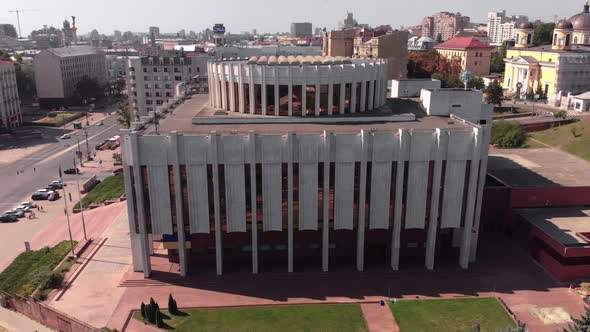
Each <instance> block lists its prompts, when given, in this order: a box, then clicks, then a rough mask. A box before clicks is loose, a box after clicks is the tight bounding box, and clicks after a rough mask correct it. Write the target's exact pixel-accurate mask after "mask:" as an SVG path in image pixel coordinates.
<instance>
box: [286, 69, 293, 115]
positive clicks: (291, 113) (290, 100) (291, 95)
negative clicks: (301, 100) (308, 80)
mask: <svg viewBox="0 0 590 332" xmlns="http://www.w3.org/2000/svg"><path fill="white" fill-rule="evenodd" d="M288 68H289V69H288V71H287V72H288V75H289V87H288V94H289V96H288V98H289V110H288V112H289V113H288V114H289V116H293V75H292V74H291V66H289V67H288Z"/></svg>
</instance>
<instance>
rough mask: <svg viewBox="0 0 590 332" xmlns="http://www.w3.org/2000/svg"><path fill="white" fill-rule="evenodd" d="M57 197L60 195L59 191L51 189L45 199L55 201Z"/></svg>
mask: <svg viewBox="0 0 590 332" xmlns="http://www.w3.org/2000/svg"><path fill="white" fill-rule="evenodd" d="M59 197H60V196H59V192H57V191H52V192H51V193H50V194H49V197H47V200H48V201H50V202H53V201H57V200H58V199H59Z"/></svg>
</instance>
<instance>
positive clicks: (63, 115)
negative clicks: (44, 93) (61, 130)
mask: <svg viewBox="0 0 590 332" xmlns="http://www.w3.org/2000/svg"><path fill="white" fill-rule="evenodd" d="M83 115H84V113H82V112H66V113H60V114H58V115H56V116H54V117H52V118H50V117H44V118H42V119H39V120H35V121H33V123H37V124H55V123H58V122H60V121H62V120H74V119H77V118H80V117H82V116H83Z"/></svg>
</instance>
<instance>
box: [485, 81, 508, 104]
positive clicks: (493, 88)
mask: <svg viewBox="0 0 590 332" xmlns="http://www.w3.org/2000/svg"><path fill="white" fill-rule="evenodd" d="M484 93H485V100H486V103H488V104H492V105H498V106H502V98H503V97H504V91H503V90H502V86H501V85H500V83H498V81H497V80H493V81H492V83H490V85H488V87H487V88H486V89H485V90H484Z"/></svg>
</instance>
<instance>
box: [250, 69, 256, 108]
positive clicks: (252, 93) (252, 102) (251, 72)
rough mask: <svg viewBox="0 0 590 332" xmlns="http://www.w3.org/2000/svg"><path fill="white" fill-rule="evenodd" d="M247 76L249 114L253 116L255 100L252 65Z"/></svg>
mask: <svg viewBox="0 0 590 332" xmlns="http://www.w3.org/2000/svg"><path fill="white" fill-rule="evenodd" d="M248 74H249V75H248V79H249V83H248V86H249V89H248V90H249V91H248V92H249V93H250V114H254V113H255V112H256V100H254V65H250V67H249V73H248Z"/></svg>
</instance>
